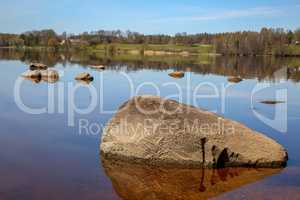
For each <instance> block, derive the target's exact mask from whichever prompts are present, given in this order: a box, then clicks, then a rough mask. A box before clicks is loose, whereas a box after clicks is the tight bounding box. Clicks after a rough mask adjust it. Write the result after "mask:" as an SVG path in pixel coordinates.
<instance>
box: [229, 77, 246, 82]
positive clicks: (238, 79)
mask: <svg viewBox="0 0 300 200" xmlns="http://www.w3.org/2000/svg"><path fill="white" fill-rule="evenodd" d="M241 81H243V79H242V78H240V77H229V78H228V82H232V83H239V82H241Z"/></svg>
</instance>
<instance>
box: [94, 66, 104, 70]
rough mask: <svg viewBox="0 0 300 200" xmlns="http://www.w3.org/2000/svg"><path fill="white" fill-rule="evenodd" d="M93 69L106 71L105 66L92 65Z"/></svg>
mask: <svg viewBox="0 0 300 200" xmlns="http://www.w3.org/2000/svg"><path fill="white" fill-rule="evenodd" d="M91 68H93V69H102V70H104V69H105V66H103V65H92V66H91Z"/></svg>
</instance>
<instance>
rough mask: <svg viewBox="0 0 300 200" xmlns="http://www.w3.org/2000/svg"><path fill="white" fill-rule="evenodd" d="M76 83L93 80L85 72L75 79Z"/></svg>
mask: <svg viewBox="0 0 300 200" xmlns="http://www.w3.org/2000/svg"><path fill="white" fill-rule="evenodd" d="M75 80H78V81H93V80H94V78H93V77H92V76H91V75H90V74H89V73H87V72H82V73H80V74H78V75H77V76H76V77H75Z"/></svg>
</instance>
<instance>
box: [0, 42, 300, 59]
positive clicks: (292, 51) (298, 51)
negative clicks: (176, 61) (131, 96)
mask: <svg viewBox="0 0 300 200" xmlns="http://www.w3.org/2000/svg"><path fill="white" fill-rule="evenodd" d="M0 48H2V49H3V48H6V49H20V50H27V49H28V50H49V51H70V52H74V51H86V52H90V53H104V54H109V55H116V54H129V55H145V56H165V55H178V56H198V55H205V56H220V55H226V56H227V55H231V56H242V57H256V56H276V57H300V45H286V46H285V47H284V48H283V49H282V50H281V51H280V53H278V49H276V47H271V48H270V50H269V52H268V53H265V54H240V53H232V52H230V53H229V52H228V53H227V52H223V53H218V52H217V51H216V48H215V47H214V45H203V44H194V45H174V44H122V43H110V44H98V45H74V46H70V47H65V46H60V45H59V46H56V47H48V46H20V47H15V46H11V47H0Z"/></svg>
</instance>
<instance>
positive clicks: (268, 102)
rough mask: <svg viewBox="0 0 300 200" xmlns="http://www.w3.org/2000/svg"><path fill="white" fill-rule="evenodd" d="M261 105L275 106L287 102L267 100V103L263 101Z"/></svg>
mask: <svg viewBox="0 0 300 200" xmlns="http://www.w3.org/2000/svg"><path fill="white" fill-rule="evenodd" d="M260 103H263V104H271V105H274V104H279V103H285V102H284V101H276V100H265V101H261V102H260Z"/></svg>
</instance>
